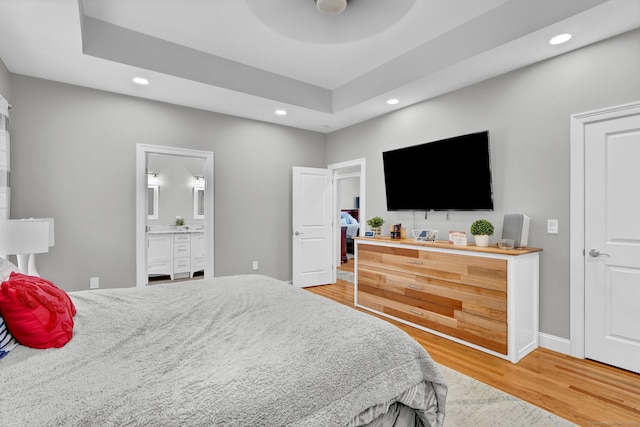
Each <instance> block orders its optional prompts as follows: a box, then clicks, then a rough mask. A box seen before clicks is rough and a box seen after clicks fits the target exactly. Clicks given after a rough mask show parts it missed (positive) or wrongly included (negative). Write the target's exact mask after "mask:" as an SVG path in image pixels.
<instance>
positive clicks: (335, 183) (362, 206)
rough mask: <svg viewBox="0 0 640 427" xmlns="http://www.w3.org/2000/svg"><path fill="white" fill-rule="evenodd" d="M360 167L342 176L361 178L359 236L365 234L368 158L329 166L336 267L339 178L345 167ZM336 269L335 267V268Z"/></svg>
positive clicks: (338, 224) (338, 258) (338, 227)
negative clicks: (357, 170) (358, 170)
mask: <svg viewBox="0 0 640 427" xmlns="http://www.w3.org/2000/svg"><path fill="white" fill-rule="evenodd" d="M358 166H359V167H360V172H354V173H350V174H349V175H345V176H342V177H343V178H355V177H359V178H360V196H359V197H360V208H359V212H358V222H359V223H360V227H359V228H358V236H362V235H363V228H364V227H363V226H362V222H363V221H364V219H365V218H366V216H365V215H366V212H365V210H366V206H367V203H366V194H367V193H366V188H367V186H366V182H365V181H366V180H365V176H366V173H365V172H366V170H365V166H366V160H365V158H364V157H362V158H359V159H354V160H347V161H345V162H340V163H332V164H330V165H329V166H327V168H328V169H330V170H332V171H333V206H334V209H335V219H334V221H333V224H334V227H333V235H334V236H335V242H334V243H335V244H334V245H333V250H334V254H333V259H334V260H337V261H336V262H337V264H336V267H337V266H339V265H340V208H339V206H338V180H339V179H340V177H339V174H340V171H341V170H344V169H351V168H354V167H358ZM334 270H335V269H334ZM333 274H334V278H333V283H335V282H336V277H335V275H336V273H335V271H334V273H333Z"/></svg>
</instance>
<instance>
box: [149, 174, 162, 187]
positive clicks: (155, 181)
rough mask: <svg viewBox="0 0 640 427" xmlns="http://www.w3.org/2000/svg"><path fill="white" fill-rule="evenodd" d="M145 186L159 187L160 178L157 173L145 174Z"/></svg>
mask: <svg viewBox="0 0 640 427" xmlns="http://www.w3.org/2000/svg"><path fill="white" fill-rule="evenodd" d="M147 185H160V178H158V174H157V173H148V174H147Z"/></svg>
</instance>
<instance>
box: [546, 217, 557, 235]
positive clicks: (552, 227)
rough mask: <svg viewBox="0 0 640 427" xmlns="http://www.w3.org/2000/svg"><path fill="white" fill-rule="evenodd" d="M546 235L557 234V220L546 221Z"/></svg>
mask: <svg viewBox="0 0 640 427" xmlns="http://www.w3.org/2000/svg"><path fill="white" fill-rule="evenodd" d="M547 233H549V234H558V220H557V219H548V220H547Z"/></svg>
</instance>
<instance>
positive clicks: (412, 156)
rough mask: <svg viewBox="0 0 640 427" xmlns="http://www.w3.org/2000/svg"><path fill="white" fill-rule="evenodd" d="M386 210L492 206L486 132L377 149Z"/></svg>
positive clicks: (487, 134)
mask: <svg viewBox="0 0 640 427" xmlns="http://www.w3.org/2000/svg"><path fill="white" fill-rule="evenodd" d="M382 160H383V165H384V180H385V187H386V192H387V210H390V211H400V210H424V211H428V210H442V211H449V210H458V211H474V210H483V211H491V210H493V191H492V183H491V151H490V147H489V131H484V132H477V133H471V134H468V135H461V136H456V137H453V138H447V139H442V140H439V141H434V142H428V143H426V144H420V145H415V146H411V147H405V148H400V149H397V150H391V151H385V152H383V153H382Z"/></svg>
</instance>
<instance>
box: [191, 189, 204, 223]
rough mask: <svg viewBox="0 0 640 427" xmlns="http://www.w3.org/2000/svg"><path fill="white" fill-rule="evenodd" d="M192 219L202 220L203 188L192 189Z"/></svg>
mask: <svg viewBox="0 0 640 427" xmlns="http://www.w3.org/2000/svg"><path fill="white" fill-rule="evenodd" d="M193 218H194V219H203V218H204V188H197V187H194V188H193Z"/></svg>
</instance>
